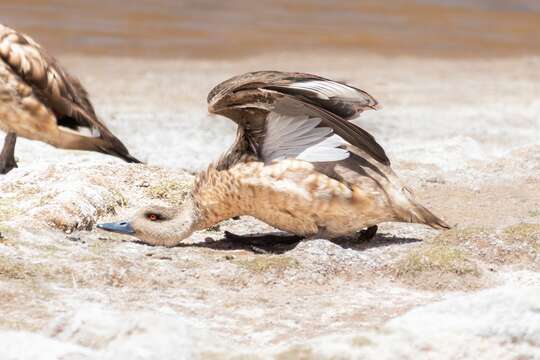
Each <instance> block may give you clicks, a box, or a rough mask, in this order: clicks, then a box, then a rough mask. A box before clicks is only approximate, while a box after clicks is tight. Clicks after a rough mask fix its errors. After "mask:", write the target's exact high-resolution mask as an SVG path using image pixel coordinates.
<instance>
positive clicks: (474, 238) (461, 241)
mask: <svg viewBox="0 0 540 360" xmlns="http://www.w3.org/2000/svg"><path fill="white" fill-rule="evenodd" d="M491 234H493V230H492V229H488V228H483V227H466V228H453V229H450V230H445V231H441V232H440V233H439V234H438V235H437V236H435V237H434V238H433V239H431V240H429V241H428V243H430V244H442V245H467V244H475V245H481V243H483V242H484V241H486V240H487V239H488V238H489V237H490V236H491Z"/></svg>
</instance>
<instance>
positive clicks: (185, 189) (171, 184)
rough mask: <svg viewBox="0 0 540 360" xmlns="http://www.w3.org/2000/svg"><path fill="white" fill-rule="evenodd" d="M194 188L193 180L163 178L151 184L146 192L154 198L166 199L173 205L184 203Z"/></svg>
mask: <svg viewBox="0 0 540 360" xmlns="http://www.w3.org/2000/svg"><path fill="white" fill-rule="evenodd" d="M192 188H193V181H178V180H163V181H161V182H160V183H158V184H156V185H151V186H149V187H148V188H147V189H146V194H147V195H148V196H150V197H151V198H153V199H160V200H165V201H166V202H168V203H170V204H171V205H182V203H183V202H184V200H185V198H186V196H187V194H189V192H190V191H191V189H192Z"/></svg>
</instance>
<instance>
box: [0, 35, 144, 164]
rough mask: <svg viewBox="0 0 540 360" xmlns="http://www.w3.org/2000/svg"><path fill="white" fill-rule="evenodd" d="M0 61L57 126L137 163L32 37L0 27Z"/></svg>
mask: <svg viewBox="0 0 540 360" xmlns="http://www.w3.org/2000/svg"><path fill="white" fill-rule="evenodd" d="M0 61H4V62H5V63H6V64H7V65H9V67H10V68H11V70H12V71H13V72H14V73H15V74H16V75H17V76H19V77H20V78H21V79H22V80H23V81H25V82H26V83H27V84H28V85H29V86H30V87H31V88H32V90H33V92H34V93H35V95H36V96H37V97H38V98H39V99H40V101H41V102H43V104H45V105H46V106H47V107H49V108H50V109H51V110H52V111H53V113H54V115H55V116H56V118H57V124H58V126H59V127H64V128H68V129H71V130H73V131H76V132H77V133H79V134H80V135H85V136H88V137H92V138H96V139H100V140H101V141H96V150H97V151H101V152H104V153H108V154H111V155H115V156H118V157H120V158H123V159H124V160H126V161H129V162H139V161H138V160H137V159H135V158H133V157H132V156H131V155H129V153H128V150H127V149H126V148H125V146H124V145H123V144H122V142H120V140H118V139H117V138H116V137H115V136H114V135H113V134H112V133H111V132H110V131H109V129H108V128H107V127H106V126H105V124H104V123H103V122H101V121H100V120H99V119H98V117H97V115H96V113H95V111H94V107H93V106H92V103H91V102H90V100H89V97H88V93H87V92H86V90H85V88H84V87H83V86H82V85H81V83H80V82H79V80H78V79H77V78H75V77H73V76H72V75H70V74H69V73H68V72H66V71H65V70H64V69H63V68H62V66H60V64H59V63H58V61H57V60H56V59H55V58H54V57H52V56H50V55H49V54H47V52H46V51H45V50H44V49H43V48H42V47H41V46H40V45H39V44H38V43H36V42H35V41H34V40H33V39H32V38H31V37H29V36H27V35H25V34H22V33H19V32H17V31H15V30H13V29H11V28H9V27H7V26H4V25H1V24H0ZM101 147H103V148H101Z"/></svg>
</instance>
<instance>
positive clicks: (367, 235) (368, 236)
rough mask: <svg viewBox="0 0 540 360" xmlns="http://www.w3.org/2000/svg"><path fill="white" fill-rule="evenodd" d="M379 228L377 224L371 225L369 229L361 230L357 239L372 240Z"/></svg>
mask: <svg viewBox="0 0 540 360" xmlns="http://www.w3.org/2000/svg"><path fill="white" fill-rule="evenodd" d="M377 230H379V227H378V226H377V225H373V226H370V227H368V228H367V229H365V230H362V231H360V232H359V233H358V237H357V239H358V240H361V241H370V240H372V239H373V238H374V237H375V235H376V234H377Z"/></svg>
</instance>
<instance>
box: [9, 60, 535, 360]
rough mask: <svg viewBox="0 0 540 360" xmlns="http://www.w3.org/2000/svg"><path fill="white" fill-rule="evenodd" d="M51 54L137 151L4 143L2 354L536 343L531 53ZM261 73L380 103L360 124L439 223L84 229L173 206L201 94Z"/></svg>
mask: <svg viewBox="0 0 540 360" xmlns="http://www.w3.org/2000/svg"><path fill="white" fill-rule="evenodd" d="M62 60H63V62H64V64H65V65H66V66H67V67H68V68H69V69H71V70H72V71H73V72H74V73H77V74H80V77H81V80H82V81H83V83H84V84H86V86H87V88H88V89H89V91H90V93H91V94H92V96H93V99H94V104H95V105H96V108H97V110H98V113H99V114H100V115H101V117H102V118H103V119H105V120H106V122H107V123H108V124H110V127H111V128H112V130H113V132H115V133H116V134H117V135H118V136H119V137H120V138H121V139H123V140H124V141H125V143H126V145H127V146H128V147H129V148H130V149H131V150H132V152H133V153H134V155H135V156H137V157H139V158H141V159H142V160H144V161H146V162H147V163H148V164H149V165H148V166H145V165H127V164H124V163H121V162H120V161H117V160H115V159H112V158H110V157H106V156H102V155H99V154H91V153H80V152H69V151H60V150H56V149H53V148H51V147H49V146H47V145H44V144H40V143H35V142H30V141H26V140H21V141H20V142H19V144H18V148H17V156H18V159H19V166H20V167H19V169H16V170H14V171H13V172H11V173H10V174H8V175H7V176H3V177H0V233H1V237H0V308H1V309H2V310H1V313H2V317H1V318H0V330H1V331H2V332H0V334H2V336H0V344H2V346H0V354H2V353H3V354H4V355H3V356H2V358H8V359H19V358H34V359H35V358H44V359H56V358H66V359H68V358H69V359H79V358H81V359H90V358H111V359H112V358H116V359H119V358H126V359H128V358H129V359H139V358H140V359H151V358H163V359H168V358H171V359H175V358H212V359H213V358H225V357H230V358H233V357H235V356H240V355H242V356H245V357H246V358H282V359H296V358H304V359H311V358H313V359H318V358H355V357H362V358H395V357H397V356H399V357H401V358H419V357H420V358H460V357H467V356H468V357H474V358H482V357H483V358H488V357H489V358H494V357H495V358H512V359H513V358H523V359H529V358H540V340H539V339H540V328H539V327H538V324H540V319H539V318H538V313H539V310H538V309H540V275H539V273H538V270H539V269H540V180H539V179H540V143H539V141H538V137H539V135H540V98H539V97H538V94H540V58H516V59H505V60H474V61H471V60H467V61H465V60H464V61H457V60H453V61H445V60H429V59H423V60H421V59H415V58H408V57H396V58H384V57H377V56H369V55H365V54H357V53H351V52H343V53H306V54H304V55H303V56H302V57H297V56H296V57H293V56H290V55H287V54H281V55H279V54H278V55H273V56H271V57H254V58H249V59H245V60H240V61H235V62H226V61H195V60H178V61H173V60H171V61H158V60H132V59H120V60H119V59H112V58H111V59H107V58H95V59H90V58H77V57H68V58H64V59H62ZM261 69H276V70H290V71H295V70H296V71H305V72H313V73H317V74H320V75H323V76H327V77H331V78H334V79H338V80H342V81H347V82H350V83H351V84H354V85H356V86H358V87H360V88H362V89H364V90H367V91H368V92H370V93H371V94H372V95H374V96H375V97H376V98H377V99H379V100H380V101H381V103H382V104H383V106H384V108H383V109H382V110H380V111H377V112H374V111H372V112H368V113H365V114H363V115H362V117H361V118H360V119H358V122H359V123H361V124H362V126H363V127H364V128H366V129H367V130H369V131H371V132H372V133H373V134H374V135H375V137H376V138H377V139H379V141H380V143H381V144H382V145H383V146H384V147H385V149H386V150H387V152H388V153H389V156H390V158H391V160H392V161H393V164H394V165H393V166H394V169H395V170H396V172H397V173H398V174H399V175H400V176H402V177H403V179H404V180H405V181H406V183H408V184H409V185H410V187H411V188H413V189H414V190H415V192H416V193H417V195H418V197H419V198H420V199H421V200H422V202H423V203H424V204H425V205H427V206H428V207H430V208H431V209H433V210H434V211H435V212H436V213H437V214H439V215H441V216H442V217H443V218H445V219H446V220H447V222H449V223H450V224H452V225H454V229H452V230H450V231H447V232H442V233H441V232H438V231H433V230H430V229H427V228H425V227H422V226H419V225H408V224H384V225H383V226H381V229H380V233H379V234H378V235H377V237H376V238H375V239H373V240H372V241H370V242H358V241H354V240H342V241H336V242H330V241H327V240H322V239H321V240H313V241H309V242H301V243H299V244H297V245H295V246H285V245H279V244H263V245H261V247H262V248H263V250H266V251H267V252H268V253H267V254H259V253H256V252H253V250H252V249H251V248H249V247H245V246H239V245H237V244H231V243H228V242H226V241H224V240H223V231H224V230H231V231H233V232H236V233H260V232H265V231H270V230H271V229H270V228H269V227H267V226H266V225H264V224H261V223H259V222H257V221H256V220H254V219H249V218H242V219H241V220H238V221H232V220H231V221H227V222H225V223H223V224H221V225H220V226H219V227H216V228H214V229H212V230H211V231H207V232H201V233H197V234H195V235H194V236H193V237H192V238H190V239H189V240H188V241H187V242H186V246H181V247H177V248H173V249H166V248H157V247H148V246H145V245H140V244H136V243H132V242H130V240H131V239H129V238H127V237H123V236H115V235H110V234H106V233H102V232H99V231H96V230H95V228H94V227H95V223H96V222H100V221H106V220H117V219H120V218H124V217H127V216H129V214H131V213H132V212H133V211H134V210H135V209H136V208H138V207H140V206H142V205H144V204H147V203H153V202H158V203H176V204H178V203H181V198H182V195H183V194H184V193H185V191H187V190H186V189H188V188H189V184H190V181H191V180H192V175H191V174H192V173H193V172H194V171H197V170H200V169H204V168H205V166H206V165H207V164H208V163H209V162H210V161H212V160H213V159H215V158H216V156H217V155H218V154H219V153H220V152H222V151H223V150H224V149H225V148H226V147H227V146H228V145H229V144H230V143H231V141H232V137H233V133H234V126H233V124H232V123H230V122H229V121H228V120H226V119H224V118H219V117H211V116H208V115H207V114H206V103H205V99H206V94H207V92H208V91H209V90H210V89H211V87H212V86H213V85H215V84H216V83H218V82H219V81H221V80H224V79H226V78H228V77H229V76H232V75H234V74H238V73H242V72H246V71H251V70H261ZM25 344H28V345H30V344H32V346H26V345H25ZM339 356H341V357H339ZM519 356H521V357H519Z"/></svg>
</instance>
